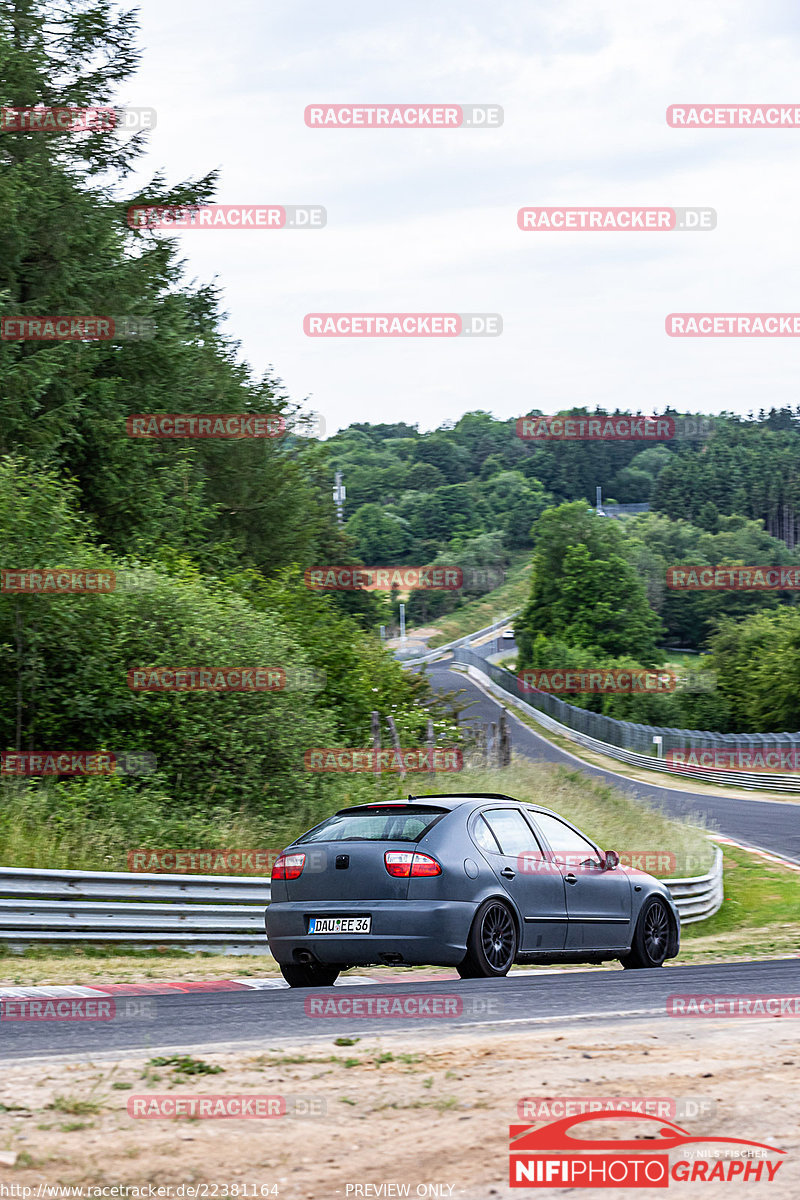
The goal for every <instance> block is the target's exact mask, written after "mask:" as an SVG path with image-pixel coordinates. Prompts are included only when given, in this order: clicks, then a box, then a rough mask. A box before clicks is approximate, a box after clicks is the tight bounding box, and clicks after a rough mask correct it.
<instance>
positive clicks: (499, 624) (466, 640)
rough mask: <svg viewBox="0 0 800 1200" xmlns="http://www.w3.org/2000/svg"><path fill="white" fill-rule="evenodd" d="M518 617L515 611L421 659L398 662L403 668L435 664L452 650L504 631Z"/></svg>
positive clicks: (407, 659) (431, 651)
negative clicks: (429, 663)
mask: <svg viewBox="0 0 800 1200" xmlns="http://www.w3.org/2000/svg"><path fill="white" fill-rule="evenodd" d="M516 615H517V613H516V610H515V611H514V612H513V613H509V615H508V616H507V617H501V619H500V620H499V621H495V622H494V623H493V624H492V625H487V626H485V628H483V629H475V630H473V632H472V633H468V634H466V635H465V636H464V637H460V638H456V640H455V641H454V642H445V644H444V645H443V646H437V647H436V649H435V650H429V651H428V653H427V654H423V655H422V657H421V658H398V662H399V663H400V666H401V667H418V666H419V665H420V664H421V663H427V662H434V661H435V660H436V659H437V658H441V657H442V656H443V655H445V654H448V653H449V652H450V651H451V650H455V649H456V648H457V647H458V646H469V644H470V643H471V642H474V641H476V640H477V639H478V638H482V637H485V636H486V634H487V633H494V632H495V630H497V629H502V628H503V626H505V625H508V624H509V622H510V621H513V620H514V617H515V616H516Z"/></svg>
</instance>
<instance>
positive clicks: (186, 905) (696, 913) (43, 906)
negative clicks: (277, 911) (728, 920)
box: [0, 848, 722, 954]
mask: <svg viewBox="0 0 800 1200" xmlns="http://www.w3.org/2000/svg"><path fill="white" fill-rule="evenodd" d="M665 883H666V884H667V887H668V888H669V889H670V891H671V892H672V894H673V896H674V897H675V902H676V904H677V905H678V910H679V912H680V914H681V923H682V924H684V925H685V924H688V923H690V922H693V921H703V920H705V918H706V917H710V916H711V915H712V914H713V913H715V912H716V911H717V909H718V908H719V906H720V904H721V903H722V852H721V851H720V850H719V849H718V848H717V850H716V859H715V864H714V867H713V868H712V870H711V872H710V873H709V874H708V875H701V876H698V877H696V878H692V879H671V880H665ZM269 900H270V883H269V880H267V879H248V878H245V877H238V876H237V877H231V876H218V875H214V876H212V875H135V874H128V872H126V871H49V870H38V869H37V870H26V869H25V868H24V867H0V942H3V943H5V944H7V945H9V946H11V947H12V948H13V949H18V948H20V949H21V948H22V947H24V946H26V945H30V944H32V943H40V942H54V943H58V942H101V943H105V942H117V943H122V944H126V945H134V946H140V947H142V948H144V947H147V946H177V947H181V948H183V949H186V950H195V951H199V950H208V951H216V952H217V953H227V954H268V953H269V949H268V947H267V940H266V936H265V933H264V909H265V907H266V905H267V904H269ZM209 902H213V903H209Z"/></svg>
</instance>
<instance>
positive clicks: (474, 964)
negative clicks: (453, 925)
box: [456, 900, 517, 979]
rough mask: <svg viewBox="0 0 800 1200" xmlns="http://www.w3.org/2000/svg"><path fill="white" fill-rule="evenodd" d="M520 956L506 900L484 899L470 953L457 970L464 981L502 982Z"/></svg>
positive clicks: (471, 933)
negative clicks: (490, 980)
mask: <svg viewBox="0 0 800 1200" xmlns="http://www.w3.org/2000/svg"><path fill="white" fill-rule="evenodd" d="M516 957H517V927H516V924H515V923H514V917H513V914H512V912H511V909H510V908H509V907H508V905H507V904H504V903H503V901H502V900H484V902H483V904H482V905H481V906H480V908H479V909H478V911H477V912H476V914H475V919H474V920H473V922H472V927H471V929H470V931H469V937H468V938H467V954H466V957H465V958H464V960H463V962H461V963H459V965H458V967H457V968H456V969H457V971H458V973H459V975H460V976H461V978H462V979H502V977H503V976H504V975H507V974H508V972H509V971H510V970H511V967H512V966H513V964H514V959H515V958H516Z"/></svg>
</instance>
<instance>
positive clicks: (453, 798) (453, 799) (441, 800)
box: [339, 792, 557, 816]
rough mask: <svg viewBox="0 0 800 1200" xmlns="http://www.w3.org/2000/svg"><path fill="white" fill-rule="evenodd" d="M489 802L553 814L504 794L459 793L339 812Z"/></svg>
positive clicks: (474, 805)
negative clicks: (493, 801)
mask: <svg viewBox="0 0 800 1200" xmlns="http://www.w3.org/2000/svg"><path fill="white" fill-rule="evenodd" d="M487 800H489V801H490V800H502V801H503V802H504V803H506V804H517V805H519V806H520V807H521V808H528V809H533V810H535V811H536V812H543V813H551V812H552V809H549V808H545V807H544V806H543V805H541V804H534V803H532V802H529V801H527V800H517V799H516V798H515V797H514V796H506V795H504V794H503V793H502V792H458V793H457V794H455V795H444V796H441V795H440V796H408V797H407V799H406V800H384V801H379V800H375V801H372V802H371V803H366V804H355V805H352V806H351V807H349V808H342V809H340V810H339V812H340V813H343V812H358V811H359V810H363V811H366V810H367V809H370V808H373V809H374V808H403V807H404V806H405V805H410V804H420V803H421V804H430V805H432V806H434V807H436V808H447V809H450V810H451V811H452V810H453V809H456V808H461V807H463V806H468V807H469V808H470V809H473V808H482V807H483V805H484V804H486V802H487ZM556 815H557V814H556V813H553V816H556Z"/></svg>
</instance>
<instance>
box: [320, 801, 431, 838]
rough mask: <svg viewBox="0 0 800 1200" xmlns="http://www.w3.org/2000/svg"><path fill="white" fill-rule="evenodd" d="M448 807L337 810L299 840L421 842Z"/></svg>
mask: <svg viewBox="0 0 800 1200" xmlns="http://www.w3.org/2000/svg"><path fill="white" fill-rule="evenodd" d="M448 811H449V810H448V809H446V808H429V807H422V806H420V805H408V807H406V805H403V807H402V808H394V807H389V806H387V807H385V808H382V807H380V808H379V807H377V806H376V807H375V808H364V809H359V810H358V811H352V810H351V811H350V812H343V813H337V814H336V816H334V817H330V818H329V819H328V820H327V821H323V822H322V824H321V825H317V827H316V829H312V830H310V831H309V832H308V833H306V834H304V835H303V836H302V837H301V838H299V839H298V840H299V841H300V842H418V841H419V839H420V838H421V837H422V836H423V834H425V833H427V832H428V830H429V829H430V828H431V826H432V825H434V824H435V823H436V822H437V821H438V820H439V818H440V817H443V816H444V815H445V813H447V812H448Z"/></svg>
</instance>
